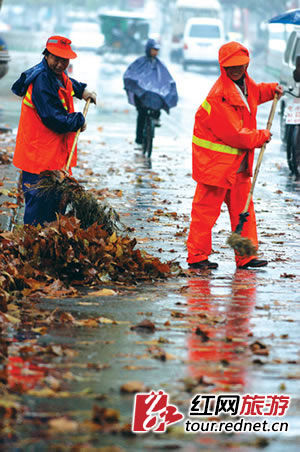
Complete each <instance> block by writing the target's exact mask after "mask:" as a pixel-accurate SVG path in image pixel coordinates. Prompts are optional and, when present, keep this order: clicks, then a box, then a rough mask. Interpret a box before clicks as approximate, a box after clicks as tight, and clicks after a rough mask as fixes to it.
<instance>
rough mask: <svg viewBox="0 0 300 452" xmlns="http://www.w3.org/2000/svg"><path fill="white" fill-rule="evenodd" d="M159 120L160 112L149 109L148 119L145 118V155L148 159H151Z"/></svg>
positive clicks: (147, 111)
mask: <svg viewBox="0 0 300 452" xmlns="http://www.w3.org/2000/svg"><path fill="white" fill-rule="evenodd" d="M157 120H158V112H157V110H151V109H150V108H147V110H146V117H145V125H144V130H143V143H142V146H143V154H144V155H147V157H148V158H150V157H151V154H152V147H153V138H154V130H155V127H156V126H157Z"/></svg>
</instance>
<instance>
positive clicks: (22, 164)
mask: <svg viewBox="0 0 300 452" xmlns="http://www.w3.org/2000/svg"><path fill="white" fill-rule="evenodd" d="M63 81H64V86H65V88H64V87H60V88H59V90H58V96H59V98H60V100H61V102H62V104H63V107H64V108H65V110H67V111H68V113H74V102H73V95H74V91H73V86H72V82H71V80H70V79H69V77H68V76H67V75H66V74H65V73H63ZM32 88H33V84H32V83H31V84H30V85H29V87H28V89H27V92H26V94H25V96H24V98H23V101H22V108H21V116H20V122H19V127H18V134H17V138H16V147H15V153H14V158H13V163H14V165H15V166H16V167H17V168H20V169H22V170H23V171H28V172H29V173H34V174H39V173H41V172H42V171H45V170H61V169H63V168H64V166H65V165H66V163H67V160H68V156H69V154H70V151H71V148H72V144H73V141H74V138H75V134H76V132H67V133H56V132H54V131H53V130H51V129H49V128H48V127H46V126H45V125H44V124H43V123H42V120H41V118H40V116H39V115H38V113H37V110H36V108H35V106H34V103H33V101H32ZM76 162H77V149H75V151H74V155H73V158H72V161H71V165H70V168H71V167H73V166H76Z"/></svg>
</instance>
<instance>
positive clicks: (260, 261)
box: [239, 258, 268, 268]
mask: <svg viewBox="0 0 300 452" xmlns="http://www.w3.org/2000/svg"><path fill="white" fill-rule="evenodd" d="M266 265H268V261H266V260H264V259H256V258H254V259H252V260H251V261H249V262H247V264H245V265H242V266H241V267H239V268H251V267H253V268H259V267H265V266H266Z"/></svg>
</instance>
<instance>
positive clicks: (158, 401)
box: [132, 390, 184, 433]
mask: <svg viewBox="0 0 300 452" xmlns="http://www.w3.org/2000/svg"><path fill="white" fill-rule="evenodd" d="M168 400H169V395H168V394H167V393H166V392H164V391H162V390H159V391H158V392H154V391H151V393H139V394H136V395H135V399H134V407H133V422H132V431H133V432H135V433H146V432H149V431H150V430H152V431H153V432H156V433H163V432H165V431H166V428H167V427H168V426H169V425H171V424H176V422H179V421H181V420H182V419H183V418H184V416H183V414H181V413H180V412H179V411H178V409H177V407H176V406H175V405H170V404H169V403H168Z"/></svg>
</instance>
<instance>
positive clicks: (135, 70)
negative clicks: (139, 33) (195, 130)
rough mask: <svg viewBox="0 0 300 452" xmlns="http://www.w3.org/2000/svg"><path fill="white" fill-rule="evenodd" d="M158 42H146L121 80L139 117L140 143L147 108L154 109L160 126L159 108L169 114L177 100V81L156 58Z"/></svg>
mask: <svg viewBox="0 0 300 452" xmlns="http://www.w3.org/2000/svg"><path fill="white" fill-rule="evenodd" d="M159 49H160V45H159V44H158V43H157V42H156V41H155V40H154V39H148V41H147V43H146V47H145V50H146V55H145V56H142V57H139V58H137V59H136V60H135V61H134V62H133V63H131V64H130V65H129V66H128V68H127V69H126V71H125V73H124V76H123V80H124V88H125V90H126V92H127V96H128V102H129V103H130V104H132V105H135V107H136V109H137V112H138V116H137V124H136V139H135V142H136V143H137V144H139V145H140V144H142V141H143V129H144V124H145V118H146V111H147V109H149V108H150V109H151V110H153V111H155V114H154V117H155V118H156V120H157V125H159V117H160V110H161V109H163V110H165V111H166V112H167V113H169V110H170V108H172V107H175V106H176V105H177V101H178V94H177V88H176V83H175V81H174V80H173V78H172V76H171V74H170V73H169V71H168V69H167V68H166V66H165V65H164V64H163V63H162V62H161V61H160V60H159V58H157V55H158V52H159Z"/></svg>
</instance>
